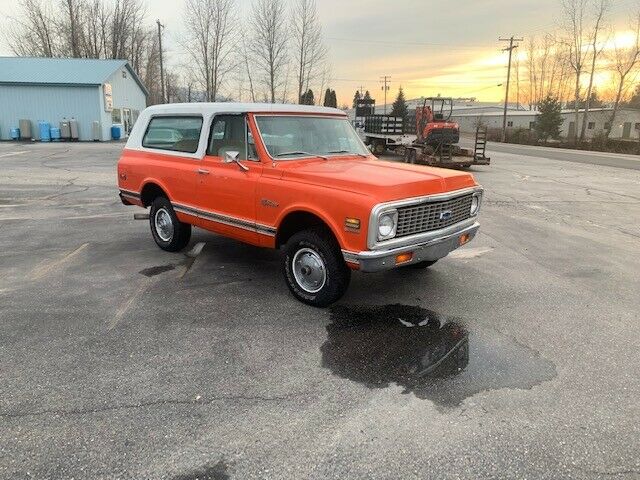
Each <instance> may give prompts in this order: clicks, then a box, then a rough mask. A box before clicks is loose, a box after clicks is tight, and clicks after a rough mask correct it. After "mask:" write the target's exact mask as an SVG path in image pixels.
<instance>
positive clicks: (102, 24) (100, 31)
mask: <svg viewBox="0 0 640 480" xmlns="http://www.w3.org/2000/svg"><path fill="white" fill-rule="evenodd" d="M83 13H84V18H83V20H82V23H83V24H84V27H85V32H84V35H83V38H82V40H83V46H82V48H83V51H84V56H86V57H88V58H104V57H105V55H106V54H107V49H108V48H109V47H108V44H109V22H110V19H111V12H110V11H109V9H108V8H107V7H106V6H105V4H104V3H103V2H102V0H93V1H92V2H91V3H88V4H87V5H86V7H85V9H84V12H83Z"/></svg>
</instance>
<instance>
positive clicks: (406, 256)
mask: <svg viewBox="0 0 640 480" xmlns="http://www.w3.org/2000/svg"><path fill="white" fill-rule="evenodd" d="M412 258H413V252H407V253H400V254H398V255H396V265H400V264H401V263H407V262H410V261H411V259H412Z"/></svg>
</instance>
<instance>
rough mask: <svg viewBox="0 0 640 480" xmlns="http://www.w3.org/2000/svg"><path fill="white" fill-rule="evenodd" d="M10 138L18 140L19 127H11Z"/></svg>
mask: <svg viewBox="0 0 640 480" xmlns="http://www.w3.org/2000/svg"><path fill="white" fill-rule="evenodd" d="M10 134H11V140H18V139H19V138H20V129H19V128H17V127H13V128H12V129H11V132H10Z"/></svg>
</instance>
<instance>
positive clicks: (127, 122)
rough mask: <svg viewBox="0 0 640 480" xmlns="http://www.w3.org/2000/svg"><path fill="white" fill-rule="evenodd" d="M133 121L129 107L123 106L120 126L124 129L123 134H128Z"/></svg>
mask: <svg viewBox="0 0 640 480" xmlns="http://www.w3.org/2000/svg"><path fill="white" fill-rule="evenodd" d="M132 125H133V122H132V121H131V109H129V108H123V109H122V128H123V130H124V135H125V136H127V137H128V136H129V134H130V133H131V127H132Z"/></svg>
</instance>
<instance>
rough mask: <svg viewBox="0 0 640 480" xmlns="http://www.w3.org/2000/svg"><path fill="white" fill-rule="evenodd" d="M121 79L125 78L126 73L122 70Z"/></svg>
mask: <svg viewBox="0 0 640 480" xmlns="http://www.w3.org/2000/svg"><path fill="white" fill-rule="evenodd" d="M122 78H127V72H126V70H122Z"/></svg>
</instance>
